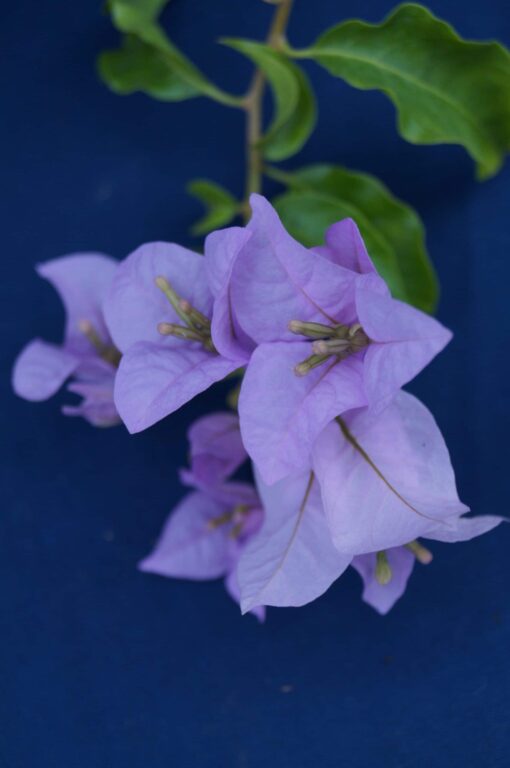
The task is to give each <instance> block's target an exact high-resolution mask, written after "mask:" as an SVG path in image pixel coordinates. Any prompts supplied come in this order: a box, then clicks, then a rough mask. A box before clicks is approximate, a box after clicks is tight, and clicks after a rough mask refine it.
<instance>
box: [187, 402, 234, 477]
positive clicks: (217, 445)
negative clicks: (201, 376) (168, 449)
mask: <svg viewBox="0 0 510 768" xmlns="http://www.w3.org/2000/svg"><path fill="white" fill-rule="evenodd" d="M188 440H189V442H190V453H191V472H192V474H193V476H194V477H195V478H196V480H197V481H198V482H200V483H202V484H203V485H204V486H207V485H210V486H214V485H217V484H218V483H220V482H222V481H223V480H226V479H227V478H228V477H230V475H232V474H233V473H234V472H235V471H236V469H238V467H240V466H241V464H243V462H244V461H246V459H247V453H246V450H245V448H244V445H243V441H242V440H241V431H240V429H239V417H238V416H237V414H234V413H228V412H223V413H210V414H208V415H207V416H203V417H202V418H200V419H197V421H195V422H194V423H193V424H192V425H191V427H190V429H189V430H188Z"/></svg>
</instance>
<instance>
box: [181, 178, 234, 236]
mask: <svg viewBox="0 0 510 768" xmlns="http://www.w3.org/2000/svg"><path fill="white" fill-rule="evenodd" d="M187 189H188V192H189V193H190V194H191V195H193V196H194V197H196V198H198V199H199V200H200V202H201V203H202V204H203V205H204V207H205V209H206V213H205V216H203V218H201V219H200V221H197V223H196V224H195V225H194V226H193V227H192V230H191V232H192V234H193V235H206V234H207V233H208V232H212V230H213V229H219V228H220V227H224V226H226V225H227V224H229V223H230V222H231V221H232V219H233V218H235V217H236V216H237V215H238V213H239V210H240V203H239V202H238V201H237V200H236V199H235V197H234V196H233V195H231V194H230V192H228V191H227V190H226V189H224V188H223V187H220V185H219V184H216V183H215V182H213V181H208V180H207V179H196V180H195V181H191V182H190V183H189V184H188V187H187Z"/></svg>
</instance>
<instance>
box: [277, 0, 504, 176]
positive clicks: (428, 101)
mask: <svg viewBox="0 0 510 768" xmlns="http://www.w3.org/2000/svg"><path fill="white" fill-rule="evenodd" d="M287 52H288V53H289V54H290V55H294V56H296V57H297V58H312V59H315V60H316V61H317V62H318V63H319V64H321V65H322V66H323V67H325V68H326V69H327V70H329V72H331V74H333V75H336V76H337V77H341V78H343V79H344V80H346V81H347V82H348V83H350V85H353V86H355V87H356V88H362V89H374V88H375V89H378V90H381V91H382V92H383V93H385V94H386V95H387V96H388V97H389V98H390V99H391V100H392V102H393V103H394V104H395V106H396V108H397V112H398V128H399V131H400V133H401V134H402V136H404V138H406V139H407V140H408V141H411V142H413V143H416V144H437V143H447V144H460V145H462V146H463V147H465V149H466V150H467V151H468V152H469V154H470V155H471V156H472V157H473V159H474V160H475V161H476V163H477V165H478V175H479V177H480V178H486V177H488V176H491V175H493V174H494V173H496V172H497V170H498V169H499V168H500V166H501V164H502V162H503V159H504V156H505V154H506V152H508V150H509V149H510V54H509V52H508V50H507V49H506V48H504V47H503V46H501V45H499V44H498V43H495V42H491V43H476V42H466V41H464V40H462V39H461V38H460V37H459V36H458V35H457V33H456V32H455V31H454V30H453V29H452V27H451V26H449V25H448V24H446V23H445V22H444V21H441V20H439V19H437V18H436V17H435V16H433V15H432V14H431V13H430V12H429V11H428V10H427V9H426V8H424V7H422V6H420V5H414V4H409V5H402V6H400V7H399V8H397V9H396V10H395V11H394V12H392V14H391V15H390V16H389V17H388V18H387V19H386V20H385V21H383V22H382V23H381V24H379V25H377V24H375V25H372V24H366V23H365V22H362V21H348V22H345V23H343V24H339V25H338V26H335V27H332V28H331V29H330V30H328V31H327V32H325V33H324V34H323V35H322V36H321V37H319V39H318V40H317V41H316V42H315V43H314V44H313V45H312V46H311V47H310V48H308V49H306V50H303V51H291V50H290V49H289V50H288V51H287Z"/></svg>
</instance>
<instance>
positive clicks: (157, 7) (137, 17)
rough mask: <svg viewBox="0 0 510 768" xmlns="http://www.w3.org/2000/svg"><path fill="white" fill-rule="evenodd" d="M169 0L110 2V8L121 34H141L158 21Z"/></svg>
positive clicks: (118, 0)
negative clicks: (142, 30)
mask: <svg viewBox="0 0 510 768" xmlns="http://www.w3.org/2000/svg"><path fill="white" fill-rule="evenodd" d="M168 3H169V0H109V2H108V8H109V11H110V14H111V16H112V21H113V23H114V25H115V27H116V28H117V29H118V30H119V31H120V32H135V33H139V32H140V30H141V29H142V27H144V26H148V25H150V24H152V23H153V22H155V21H156V19H157V18H158V16H159V15H160V14H161V12H162V10H163V8H164V7H165V5H168Z"/></svg>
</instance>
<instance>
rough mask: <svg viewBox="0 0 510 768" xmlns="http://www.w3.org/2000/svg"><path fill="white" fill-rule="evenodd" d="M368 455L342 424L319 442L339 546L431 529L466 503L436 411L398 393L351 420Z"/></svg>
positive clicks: (361, 548)
mask: <svg viewBox="0 0 510 768" xmlns="http://www.w3.org/2000/svg"><path fill="white" fill-rule="evenodd" d="M346 421H347V423H348V427H349V430H350V431H351V434H352V435H353V437H354V439H355V440H356V441H357V442H358V445H359V447H360V448H361V449H362V450H363V451H364V455H362V453H361V452H360V451H359V450H357V449H356V448H355V447H354V446H353V445H352V444H351V442H349V441H348V440H347V439H346V437H345V436H344V434H343V433H342V431H341V429H340V427H339V425H338V424H336V423H333V424H331V425H330V426H328V427H327V428H326V429H325V430H324V432H323V434H322V435H321V436H320V438H319V439H318V440H317V442H316V444H315V449H314V469H315V472H316V474H317V477H318V479H319V482H320V484H321V488H322V497H323V502H324V507H325V512H326V516H327V518H328V521H329V525H330V528H331V533H332V536H333V540H334V542H335V545H336V546H337V547H338V549H339V550H340V551H341V552H352V553H354V554H363V553H366V552H377V551H379V550H382V549H389V548H391V547H396V546H399V545H402V544H406V543H407V542H409V541H413V540H414V539H416V538H418V537H419V536H426V535H427V532H428V531H431V530H435V529H436V528H437V526H438V525H440V524H441V522H443V524H444V526H445V527H449V526H451V525H455V522H454V521H453V522H452V518H455V517H457V516H458V515H460V514H462V513H463V512H465V511H466V510H467V507H465V506H464V505H463V504H462V503H461V502H460V501H459V498H458V496H457V490H456V487H455V477H454V474H453V469H452V466H451V463H450V457H449V454H448V450H447V448H446V445H445V443H444V440H443V438H442V435H441V433H440V431H439V429H438V427H437V425H436V423H435V421H434V419H433V417H432V414H431V413H430V412H429V411H428V410H427V409H426V408H425V406H424V405H422V404H421V403H420V402H419V401H418V400H416V398H414V397H412V396H411V395H409V394H407V393H405V392H400V393H399V394H398V395H397V396H396V397H395V400H394V401H393V403H392V404H391V405H390V406H389V407H388V408H386V410H385V411H383V413H381V414H380V415H379V416H378V418H376V419H375V418H374V417H373V414H370V413H369V412H368V413H367V412H366V411H364V412H363V411H361V412H359V413H358V414H355V415H353V416H352V417H351V418H350V419H347V420H346Z"/></svg>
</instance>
